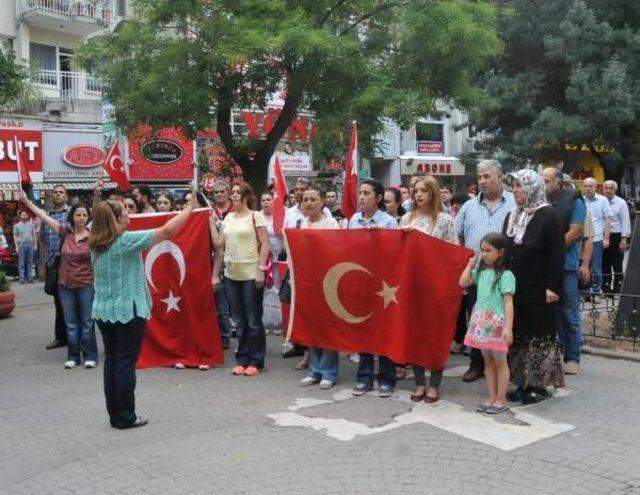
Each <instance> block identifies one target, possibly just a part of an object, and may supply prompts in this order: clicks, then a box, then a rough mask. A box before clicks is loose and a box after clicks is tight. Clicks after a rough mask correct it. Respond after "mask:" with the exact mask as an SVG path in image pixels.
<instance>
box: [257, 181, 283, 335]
mask: <svg viewBox="0 0 640 495" xmlns="http://www.w3.org/2000/svg"><path fill="white" fill-rule="evenodd" d="M273 196H274V194H273V193H272V192H271V191H265V192H263V193H262V195H261V196H260V211H261V213H262V217H263V218H264V222H265V225H266V227H267V236H268V237H269V249H270V251H271V256H272V257H273V259H274V260H277V259H278V256H279V255H280V253H281V252H282V250H283V249H284V241H283V239H282V224H281V225H280V227H281V232H280V233H279V234H276V233H275V227H274V223H275V218H274V217H275V212H274V208H275V206H274V200H273ZM282 206H283V208H284V201H283V202H282ZM279 287H280V276H279V274H278V270H277V269H274V270H273V285H272V286H271V287H267V288H265V291H264V297H263V301H262V307H263V310H264V311H263V315H262V323H263V324H264V327H265V333H266V334H268V333H269V332H272V333H273V334H274V335H280V333H281V328H282V307H281V305H280V298H279V297H278V288H279Z"/></svg>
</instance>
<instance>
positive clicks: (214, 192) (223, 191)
mask: <svg viewBox="0 0 640 495" xmlns="http://www.w3.org/2000/svg"><path fill="white" fill-rule="evenodd" d="M226 192H227V191H225V190H224V189H223V190H222V191H213V194H224V193H226Z"/></svg>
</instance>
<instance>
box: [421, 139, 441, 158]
mask: <svg viewBox="0 0 640 495" xmlns="http://www.w3.org/2000/svg"><path fill="white" fill-rule="evenodd" d="M416 144H417V146H416V151H417V152H418V153H421V154H425V155H443V154H444V143H443V142H442V141H418V142H417V143H416Z"/></svg>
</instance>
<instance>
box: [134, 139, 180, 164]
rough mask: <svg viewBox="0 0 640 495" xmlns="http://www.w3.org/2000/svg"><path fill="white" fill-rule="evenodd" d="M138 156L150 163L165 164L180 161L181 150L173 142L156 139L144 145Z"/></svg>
mask: <svg viewBox="0 0 640 495" xmlns="http://www.w3.org/2000/svg"><path fill="white" fill-rule="evenodd" d="M140 154H141V155H142V156H143V157H144V158H146V159H147V160H149V161H150V162H153V163H159V164H167V163H173V162H175V161H177V160H180V158H181V157H182V148H181V147H180V146H179V145H178V144H176V143H174V142H171V141H166V140H164V139H156V140H154V141H147V142H146V143H144V144H143V145H142V147H141V148H140Z"/></svg>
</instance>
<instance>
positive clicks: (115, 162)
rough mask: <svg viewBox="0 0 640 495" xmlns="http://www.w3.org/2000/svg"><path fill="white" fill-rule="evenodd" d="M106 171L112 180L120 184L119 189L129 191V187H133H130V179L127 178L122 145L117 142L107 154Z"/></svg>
mask: <svg viewBox="0 0 640 495" xmlns="http://www.w3.org/2000/svg"><path fill="white" fill-rule="evenodd" d="M104 170H105V172H107V174H109V177H110V178H111V180H112V181H113V182H115V183H116V184H118V188H119V189H120V190H121V191H128V190H129V187H131V186H130V185H129V177H128V176H127V171H126V169H125V166H124V160H123V159H122V154H121V153H120V144H119V143H118V141H117V140H116V142H115V143H113V146H111V149H110V150H109V153H108V154H107V158H106V159H105V161H104Z"/></svg>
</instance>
